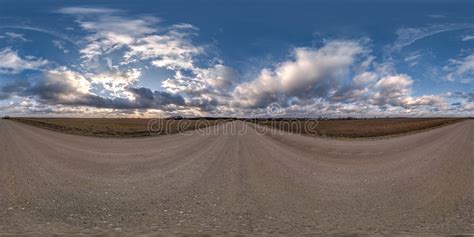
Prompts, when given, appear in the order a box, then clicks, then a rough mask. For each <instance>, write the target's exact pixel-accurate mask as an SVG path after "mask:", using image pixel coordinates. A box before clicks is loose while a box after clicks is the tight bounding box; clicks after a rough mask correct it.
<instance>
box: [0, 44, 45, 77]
mask: <svg viewBox="0 0 474 237" xmlns="http://www.w3.org/2000/svg"><path fill="white" fill-rule="evenodd" d="M47 63H48V60H46V59H42V58H35V57H33V56H26V57H24V58H23V57H20V56H19V55H18V52H17V51H14V50H12V49H11V48H5V49H3V50H1V51H0V73H10V74H17V73H20V72H22V71H24V70H36V69H39V68H41V67H42V66H44V65H46V64H47Z"/></svg>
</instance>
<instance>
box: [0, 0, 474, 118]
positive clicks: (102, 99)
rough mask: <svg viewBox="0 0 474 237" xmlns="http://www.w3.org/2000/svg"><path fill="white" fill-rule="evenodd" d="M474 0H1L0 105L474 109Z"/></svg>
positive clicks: (29, 110) (232, 111)
mask: <svg viewBox="0 0 474 237" xmlns="http://www.w3.org/2000/svg"><path fill="white" fill-rule="evenodd" d="M473 9H474V1H458V0H449V1H448V0H446V1H439V0H434V1H427V0H426V1H408V0H402V1H388V0H384V1H368V0H360V1H309V0H296V1H293V0H258V1H250V0H248V1H247V0H246V1H244V0H241V1H218V0H206V1H202V0H196V1H191V0H188V1H183V0H175V1H171V0H167V1H162V0H157V1H144V0H134V1H125V0H115V1H100V0H94V1H88V0H81V1H77V0H64V1H60V0H57V1H51V0H43V1H33V0H31V1H27V0H23V1H19V0H0V112H1V113H2V115H10V116H60V117H68V116H73V117H79V116H82V117H157V116H174V115H181V116H239V117H253V116H255V117H265V116H278V117H319V116H323V117H346V116H352V117H374V116H377V117H381V116H391V117H396V116H408V117H433V116H473V115H474V91H473V88H474V11H473Z"/></svg>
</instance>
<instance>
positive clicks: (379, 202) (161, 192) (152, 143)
mask: <svg viewBox="0 0 474 237" xmlns="http://www.w3.org/2000/svg"><path fill="white" fill-rule="evenodd" d="M229 126H231V127H233V128H234V129H237V130H242V129H247V131H246V132H245V133H243V134H236V133H235V132H229V129H228V128H229ZM214 129H215V131H214V132H213V133H212V134H202V133H201V132H199V131H195V132H194V134H191V135H189V134H175V135H169V136H158V137H148V138H122V139H120V138H115V139H114V138H94V137H83V136H75V135H67V134H62V133H57V132H52V131H48V130H43V129H40V128H35V127H31V126H28V125H23V124H19V123H16V122H13V121H6V120H2V121H0V233H43V234H44V233H66V234H68V233H69V234H72V233H111V232H112V233H115V232H120V233H164V234H166V233H170V234H173V233H184V234H186V233H206V234H231V233H238V234H261V233H281V234H307V233H309V234H317V233H334V234H347V233H351V234H353V233H411V234H416V233H437V234H444V233H451V234H453V233H456V234H466V233H474V121H473V120H468V121H464V122H460V123H456V124H454V125H450V126H446V127H442V128H438V129H433V130H430V131H426V132H421V133H416V134H411V135H406V136H400V137H394V138H389V139H374V140H336V139H324V138H314V137H307V136H300V135H292V134H280V135H278V134H271V132H269V133H267V134H265V135H261V134H258V133H257V131H256V130H255V129H254V127H253V126H250V125H248V124H246V123H244V122H241V121H233V122H229V123H226V124H221V125H217V126H215V127H214Z"/></svg>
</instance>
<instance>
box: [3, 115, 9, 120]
mask: <svg viewBox="0 0 474 237" xmlns="http://www.w3.org/2000/svg"><path fill="white" fill-rule="evenodd" d="M2 119H10V116H8V115H7V116H3V118H2Z"/></svg>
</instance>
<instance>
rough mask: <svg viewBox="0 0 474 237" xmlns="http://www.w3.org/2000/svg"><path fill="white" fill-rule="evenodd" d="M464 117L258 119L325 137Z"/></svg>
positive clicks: (376, 133) (401, 129) (381, 132)
mask: <svg viewBox="0 0 474 237" xmlns="http://www.w3.org/2000/svg"><path fill="white" fill-rule="evenodd" d="M463 120H465V119H462V118H392V119H389V118H385V119H364V120H322V121H318V120H255V121H253V122H254V123H256V124H259V125H266V126H269V127H272V128H276V129H280V130H283V131H286V132H291V133H297V134H304V135H311V136H324V137H348V138H364V137H381V136H391V135H398V134H404V133H411V132H416V131H422V130H426V129H430V128H435V127H440V126H445V125H449V124H453V123H456V122H460V121H463Z"/></svg>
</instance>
